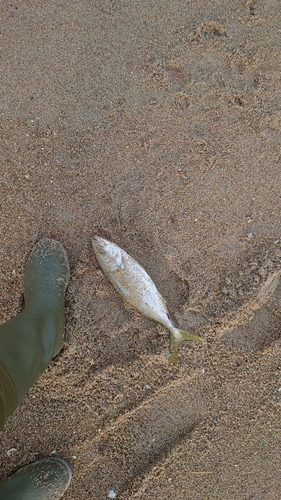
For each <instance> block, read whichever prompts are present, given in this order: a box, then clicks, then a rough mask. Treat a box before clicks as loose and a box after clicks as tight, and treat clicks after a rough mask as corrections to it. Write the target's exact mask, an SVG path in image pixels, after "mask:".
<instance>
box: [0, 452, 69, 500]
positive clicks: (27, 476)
mask: <svg viewBox="0 0 281 500" xmlns="http://www.w3.org/2000/svg"><path fill="white" fill-rule="evenodd" d="M71 477H72V473H71V469H70V467H69V465H68V464H67V463H66V462H65V461H64V460H63V459H61V458H57V457H50V458H43V459H42V460H38V461H37V462H34V463H32V464H30V465H26V466H25V467H22V468H21V469H19V470H18V471H17V472H16V473H15V474H13V475H12V476H10V477H8V478H7V479H4V481H2V482H1V483H0V500H59V499H60V498H62V496H63V494H64V492H65V490H66V489H67V488H68V486H69V483H70V481H71Z"/></svg>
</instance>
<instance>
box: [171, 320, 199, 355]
mask: <svg viewBox="0 0 281 500" xmlns="http://www.w3.org/2000/svg"><path fill="white" fill-rule="evenodd" d="M183 340H196V341H197V342H203V339H202V337H199V335H194V334H193V333H189V332H186V331H185V330H180V329H178V328H177V329H176V330H175V331H172V332H171V351H172V361H173V363H174V364H176V362H177V359H178V345H179V343H180V342H182V341H183Z"/></svg>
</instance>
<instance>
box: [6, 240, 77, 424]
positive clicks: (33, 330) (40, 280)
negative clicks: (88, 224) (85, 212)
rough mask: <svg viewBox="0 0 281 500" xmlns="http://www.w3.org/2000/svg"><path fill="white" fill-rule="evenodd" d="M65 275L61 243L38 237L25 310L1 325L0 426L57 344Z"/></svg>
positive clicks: (28, 266)
mask: <svg viewBox="0 0 281 500" xmlns="http://www.w3.org/2000/svg"><path fill="white" fill-rule="evenodd" d="M69 274H70V273H69V264H68V260H67V256H66V253H65V250H64V248H63V247H62V245H61V244H60V243H58V242H57V241H55V240H51V239H47V238H43V239H41V240H40V241H38V242H37V244H36V245H35V246H34V248H33V250H32V251H31V254H30V256H29V258H28V261H27V264H26V268H25V271H24V299H25V309H24V311H23V312H22V313H20V314H19V315H18V316H16V317H15V318H12V319H10V320H9V321H7V322H6V323H4V324H3V325H0V430H2V428H3V426H4V423H5V421H6V419H7V418H8V417H9V415H11V413H12V412H13V411H14V410H15V409H16V408H17V407H18V406H19V405H20V403H21V401H22V399H23V397H24V395H25V393H26V392H27V391H28V390H29V389H30V387H31V386H32V385H33V384H34V382H36V380H37V379H38V378H39V377H40V375H41V374H42V373H43V372H44V370H45V369H46V368H47V366H48V364H49V363H50V361H51V359H52V357H53V356H55V355H56V354H57V353H58V352H59V350H60V348H61V346H62V342H63V337H64V329H65V306H64V296H65V291H66V288H67V285H68V282H69Z"/></svg>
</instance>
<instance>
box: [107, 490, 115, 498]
mask: <svg viewBox="0 0 281 500" xmlns="http://www.w3.org/2000/svg"><path fill="white" fill-rule="evenodd" d="M107 496H108V498H116V496H117V495H116V493H115V491H114V490H110V492H109V493H108V495H107Z"/></svg>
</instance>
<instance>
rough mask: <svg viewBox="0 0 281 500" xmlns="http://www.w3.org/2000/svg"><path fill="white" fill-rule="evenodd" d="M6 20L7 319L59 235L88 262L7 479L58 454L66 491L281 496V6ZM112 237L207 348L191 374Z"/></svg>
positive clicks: (125, 6)
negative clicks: (106, 256) (28, 271)
mask: <svg viewBox="0 0 281 500" xmlns="http://www.w3.org/2000/svg"><path fill="white" fill-rule="evenodd" d="M0 20H1V33H0V38H1V53H2V55H1V57H2V58H1V63H0V65H1V69H0V75H1V76H0V82H1V100H0V106H1V123H0V126H1V153H0V155H1V156H0V158H1V182H0V193H1V199H0V209H1V217H0V224H1V246H0V273H1V291H0V300H1V310H0V321H1V322H4V321H7V320H8V319H9V318H11V317H12V316H14V315H16V314H18V313H19V312H20V311H21V310H22V307H23V296H22V275H23V269H24V265H25V262H26V259H27V256H28V254H29V252H30V250H31V248H32V246H33V245H34V243H35V242H36V241H37V240H38V239H39V238H40V237H41V236H48V237H54V238H56V239H58V240H59V241H60V242H61V243H62V244H63V245H64V247H65V249H66V251H67V253H68V256H69V260H70V265H71V281H70V285H69V288H68V292H67V296H66V307H67V326H66V337H65V343H64V346H63V349H62V351H61V353H60V354H59V355H58V356H57V357H56V358H55V359H54V360H53V362H52V364H51V365H50V367H49V368H48V370H47V372H46V373H45V374H44V375H43V376H42V377H41V378H40V380H39V381H38V382H37V384H36V385H35V386H34V387H33V388H32V389H31V390H30V391H29V393H28V394H27V396H26V397H25V399H24V401H23V403H22V405H21V406H20V408H19V409H18V410H17V411H16V412H15V413H14V415H13V416H12V417H11V418H10V419H9V421H8V422H7V424H6V427H5V430H4V431H3V432H2V433H1V443H0V461H1V469H0V478H4V477H6V476H7V475H8V474H10V473H11V472H12V471H14V470H16V469H17V468H19V467H20V466H22V465H25V464H27V463H30V462H32V461H33V460H35V459H36V458H40V457H44V456H47V455H58V456H60V457H62V458H64V459H65V460H67V461H68V463H69V464H70V466H71V468H72V470H73V481H72V483H71V486H70V488H69V490H68V491H67V492H66V494H65V495H64V499H65V500H77V499H78V498H83V499H84V500H88V499H89V500H102V499H106V498H108V494H109V492H110V491H111V490H113V491H114V492H115V493H116V495H117V496H116V498H118V499H120V500H137V499H142V500H152V499H153V500H158V499H159V500H160V499H161V500H162V499H165V500H166V499H167V500H170V499H171V500H203V499H204V500H205V499H221V500H226V499H227V500H228V499H229V500H241V499H248V500H250V499H251V500H279V499H280V497H281V473H280V471H281V466H280V458H281V457H280V444H281V443H280V407H281V406H280V405H281V371H280V351H281V339H280V320H281V283H280V276H279V273H280V269H281V265H280V263H281V233H280V208H281V207H280V187H281V169H280V167H281V156H280V125H281V109H280V97H281V96H280V93H281V90H280V71H281V56H280V53H281V51H280V49H281V38H280V26H281V12H280V4H279V2H278V1H277V0H264V1H263V2H262V1H259V0H249V1H248V2H240V1H238V0H234V1H233V2H231V4H230V3H229V2H226V1H223V0H220V1H217V2H213V3H206V2H203V1H200V0H198V1H197V0H195V1H194V2H187V1H186V0H185V1H183V0H182V1H179V0H175V1H173V2H168V1H166V0H164V1H163V0H162V1H161V2H160V1H156V2H154V3H151V2H148V1H146V0H145V1H144V0H132V1H131V2H128V1H125V0H110V1H109V0H103V1H99V0H93V1H91V0H82V1H74V0H72V1H69V2H62V1H58V0H50V1H49V2H43V1H42V0H31V1H29V2H22V1H20V0H17V1H15V2H14V3H13V4H11V3H6V2H3V3H2V5H1V8H0ZM94 234H99V235H100V236H103V237H105V238H107V239H110V240H112V241H114V242H115V243H117V244H118V245H120V246H121V247H122V248H124V249H125V250H126V251H127V252H128V253H129V254H131V255H132V256H133V257H134V258H135V259H136V260H137V261H138V262H139V263H140V264H142V265H143V266H144V268H145V269H146V271H147V272H148V273H149V275H150V276H151V277H152V279H153V280H154V282H155V283H156V285H157V287H158V289H159V290H160V292H161V293H162V295H163V296H164V297H165V298H166V300H167V303H168V307H169V311H170V313H171V316H172V319H173V321H174V322H175V324H176V325H178V326H180V327H181V328H185V329H189V330H191V331H193V332H194V333H197V334H200V335H202V336H203V337H204V340H205V342H204V344H202V345H199V344H195V343H188V342H186V343H183V344H182V345H181V346H180V350H179V360H178V364H177V365H176V366H173V365H172V363H171V359H170V351H169V333H168V332H167V331H166V330H165V329H163V328H162V327H160V326H159V325H155V324H154V323H153V322H151V321H149V320H148V319H147V318H145V317H143V316H141V315H140V314H138V313H136V312H135V311H133V310H129V309H126V308H125V307H124V305H123V302H122V299H121V297H120V296H119V295H118V294H117V292H115V290H114V289H113V287H112V285H111V284H110V283H109V281H108V280H107V278H106V277H105V276H104V275H103V273H102V272H101V270H100V269H99V266H98V263H97V261H96V259H95V257H94V254H93V251H92V248H91V237H92V236H93V235H94ZM9 450H10V451H9Z"/></svg>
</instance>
